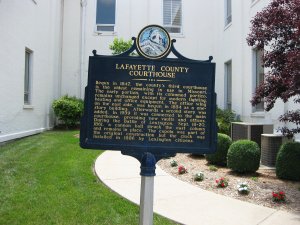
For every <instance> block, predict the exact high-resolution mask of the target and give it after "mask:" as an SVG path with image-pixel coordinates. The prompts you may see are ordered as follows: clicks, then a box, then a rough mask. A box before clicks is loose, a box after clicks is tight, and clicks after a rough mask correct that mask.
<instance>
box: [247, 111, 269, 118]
mask: <svg viewBox="0 0 300 225" xmlns="http://www.w3.org/2000/svg"><path fill="white" fill-rule="evenodd" d="M250 116H251V117H254V118H265V116H266V114H265V112H264V111H263V112H254V113H251V114H250Z"/></svg>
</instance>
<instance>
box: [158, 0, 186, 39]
mask: <svg viewBox="0 0 300 225" xmlns="http://www.w3.org/2000/svg"><path fill="white" fill-rule="evenodd" d="M165 1H166V0H163V1H162V24H163V27H164V28H165V29H166V30H167V31H168V33H170V34H171V35H182V33H183V29H182V27H183V25H182V24H183V4H182V0H180V25H172V24H165V23H164V17H165V11H164V2H165ZM170 1H171V17H172V4H173V0H170ZM171 20H172V18H171ZM171 23H172V21H171ZM173 28H175V29H179V32H171V31H170V29H173Z"/></svg>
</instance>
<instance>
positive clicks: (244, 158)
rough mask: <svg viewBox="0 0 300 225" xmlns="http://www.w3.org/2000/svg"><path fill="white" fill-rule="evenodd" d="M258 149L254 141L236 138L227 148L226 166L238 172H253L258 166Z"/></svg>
mask: <svg viewBox="0 0 300 225" xmlns="http://www.w3.org/2000/svg"><path fill="white" fill-rule="evenodd" d="M259 163H260V149H259V146H258V144H257V143H256V142H254V141H249V140H238V141H236V142H234V143H233V144H232V145H231V146H230V147H229V149H228V154H227V166H228V167H229V168H230V169H232V170H233V171H236V172H239V173H247V172H255V171H256V170H258V168H259Z"/></svg>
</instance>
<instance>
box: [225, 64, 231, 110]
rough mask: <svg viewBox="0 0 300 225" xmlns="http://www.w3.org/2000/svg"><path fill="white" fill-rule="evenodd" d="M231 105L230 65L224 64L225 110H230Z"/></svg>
mask: <svg viewBox="0 0 300 225" xmlns="http://www.w3.org/2000/svg"><path fill="white" fill-rule="evenodd" d="M231 105H232V65H231V61H229V62H227V63H225V109H230V110H231Z"/></svg>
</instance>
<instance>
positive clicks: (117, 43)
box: [109, 38, 132, 55]
mask: <svg viewBox="0 0 300 225" xmlns="http://www.w3.org/2000/svg"><path fill="white" fill-rule="evenodd" d="M131 45H132V40H128V41H124V39H123V38H120V39H118V38H115V39H114V41H113V43H112V44H111V45H109V49H110V50H112V54H113V55H118V54H121V53H123V52H126V51H127V50H128V49H130V47H131Z"/></svg>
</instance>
